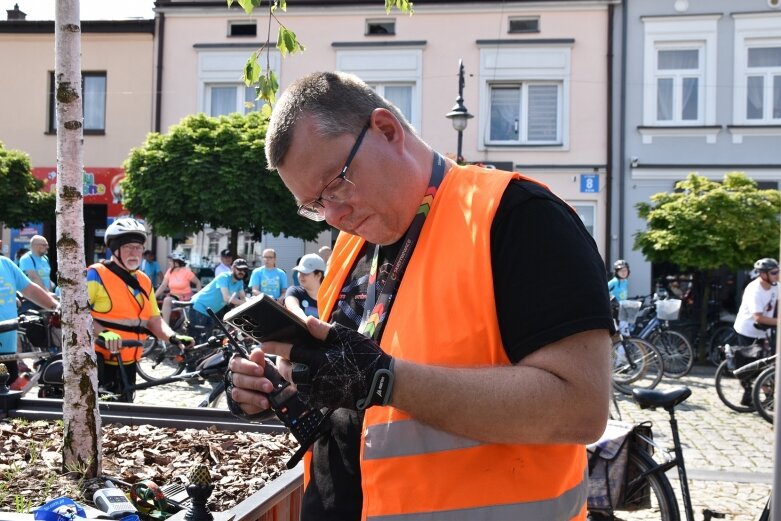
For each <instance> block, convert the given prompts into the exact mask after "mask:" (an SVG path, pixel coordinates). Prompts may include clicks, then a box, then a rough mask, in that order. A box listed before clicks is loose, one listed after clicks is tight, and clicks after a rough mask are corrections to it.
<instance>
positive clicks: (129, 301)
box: [87, 217, 193, 401]
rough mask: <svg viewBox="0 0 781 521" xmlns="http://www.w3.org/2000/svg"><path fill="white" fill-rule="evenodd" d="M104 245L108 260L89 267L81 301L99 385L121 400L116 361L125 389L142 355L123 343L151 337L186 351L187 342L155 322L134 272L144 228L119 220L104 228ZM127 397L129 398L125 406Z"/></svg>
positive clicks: (142, 279) (144, 284) (146, 290)
mask: <svg viewBox="0 0 781 521" xmlns="http://www.w3.org/2000/svg"><path fill="white" fill-rule="evenodd" d="M104 240H105V242H106V246H108V247H109V249H111V259H110V260H108V261H103V262H98V263H95V264H93V265H92V266H90V267H89V269H88V270H87V295H88V299H89V304H90V310H91V313H92V318H93V324H94V333H95V335H96V336H97V338H98V339H100V340H101V343H102V344H103V345H99V344H98V343H96V344H95V351H96V353H97V354H98V382H99V385H101V386H102V387H103V388H104V389H106V390H107V391H110V392H112V393H114V394H116V395H118V396H122V395H124V394H126V393H124V392H123V383H122V378H121V373H120V370H119V362H118V361H117V355H119V357H120V358H121V361H122V366H123V369H124V372H125V375H126V378H127V383H128V384H129V385H133V384H134V383H135V381H136V363H137V362H138V360H140V359H141V356H142V354H143V349H142V348H141V347H134V346H125V347H123V346H122V341H123V340H136V341H140V342H143V341H144V340H145V339H146V338H147V337H148V336H149V335H150V334H151V335H154V336H156V337H157V338H159V339H161V340H164V341H167V342H171V343H176V344H185V345H192V344H193V339H192V338H191V337H189V336H184V335H177V334H176V333H175V332H174V331H173V329H171V327H170V326H169V325H168V324H167V323H166V322H165V321H164V320H163V319H162V318H161V317H160V310H159V309H158V307H157V300H156V299H155V298H154V289H153V288H152V281H150V280H149V277H147V276H146V274H145V273H144V272H143V271H141V270H140V269H139V268H140V267H141V261H142V260H143V253H144V243H145V241H146V228H144V225H143V224H142V223H140V222H139V221H137V220H136V219H133V218H129V217H122V218H119V219H117V220H115V221H114V222H113V223H111V224H110V225H109V226H108V228H106V234H105V236H104ZM150 296H151V297H152V298H151V299H150ZM132 396H133V393H129V401H132Z"/></svg>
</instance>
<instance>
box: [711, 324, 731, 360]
mask: <svg viewBox="0 0 781 521" xmlns="http://www.w3.org/2000/svg"><path fill="white" fill-rule="evenodd" d="M737 343H738V333H737V332H736V331H735V328H733V327H732V325H731V324H724V325H721V326H719V327H717V328H716V329H714V330H713V333H711V336H710V338H708V360H709V361H710V362H711V363H712V364H713V365H715V366H716V367H718V365H719V364H720V363H722V362H723V361H724V350H723V349H721V346H723V345H724V344H730V345H736V344H737Z"/></svg>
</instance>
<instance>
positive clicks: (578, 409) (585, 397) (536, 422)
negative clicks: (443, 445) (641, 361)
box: [391, 333, 610, 443]
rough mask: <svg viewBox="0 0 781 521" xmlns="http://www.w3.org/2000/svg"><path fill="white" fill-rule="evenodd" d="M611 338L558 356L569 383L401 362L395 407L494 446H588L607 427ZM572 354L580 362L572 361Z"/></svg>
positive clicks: (531, 374)
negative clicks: (550, 444)
mask: <svg viewBox="0 0 781 521" xmlns="http://www.w3.org/2000/svg"><path fill="white" fill-rule="evenodd" d="M604 339H605V340H604V341H603V342H601V343H602V345H599V343H597V344H596V345H592V344H590V345H581V346H570V347H568V348H567V349H563V350H562V352H561V353H559V356H561V357H562V364H563V365H562V367H563V368H564V371H563V372H564V373H567V375H568V376H567V377H562V376H561V374H556V373H555V372H552V371H549V370H545V369H541V368H538V367H531V366H527V365H515V366H503V367H483V368H463V369H462V368H446V367H440V366H431V365H421V364H415V363H410V362H405V361H403V360H396V365H395V373H396V379H395V383H394V388H393V394H392V398H391V405H392V406H394V407H397V408H399V409H401V410H403V411H405V412H407V413H408V414H410V415H411V416H412V417H413V418H415V419H417V420H419V421H421V422H424V423H426V424H429V425H432V426H434V427H436V428H438V429H441V430H444V431H447V432H450V433H452V434H457V435H460V436H465V437H468V438H473V439H477V440H482V441H487V442H494V443H588V442H591V441H594V440H595V439H596V438H598V437H599V435H600V434H601V433H602V430H603V428H604V425H605V422H606V420H607V412H608V411H607V408H608V400H609V389H610V371H609V348H610V346H609V341H607V333H604ZM543 349H547V347H546V348H543ZM573 350H579V351H581V352H580V353H579V355H580V356H575V357H574V359H573V360H571V361H570V360H566V358H565V357H566V356H568V354H569V352H570V351H573ZM583 350H589V353H590V355H587V356H583V354H584V353H583V352H582V351H583ZM530 356H532V355H530ZM576 368H577V369H576Z"/></svg>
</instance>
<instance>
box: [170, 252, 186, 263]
mask: <svg viewBox="0 0 781 521" xmlns="http://www.w3.org/2000/svg"><path fill="white" fill-rule="evenodd" d="M168 258H169V259H171V260H172V261H178V262H181V263H182V264H187V258H185V256H184V253H182V252H180V251H172V252H171V253H169V254H168Z"/></svg>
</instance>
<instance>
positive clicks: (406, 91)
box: [369, 82, 414, 121]
mask: <svg viewBox="0 0 781 521" xmlns="http://www.w3.org/2000/svg"><path fill="white" fill-rule="evenodd" d="M369 86H371V88H373V89H374V90H375V92H377V94H379V95H380V96H382V97H383V98H385V99H387V100H388V101H390V102H391V103H393V104H394V105H396V107H398V109H399V110H400V111H401V113H402V114H404V117H405V118H407V121H412V119H411V118H412V91H413V88H414V87H413V85H411V84H403V83H396V84H393V83H387V84H382V83H372V82H370V83H369Z"/></svg>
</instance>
